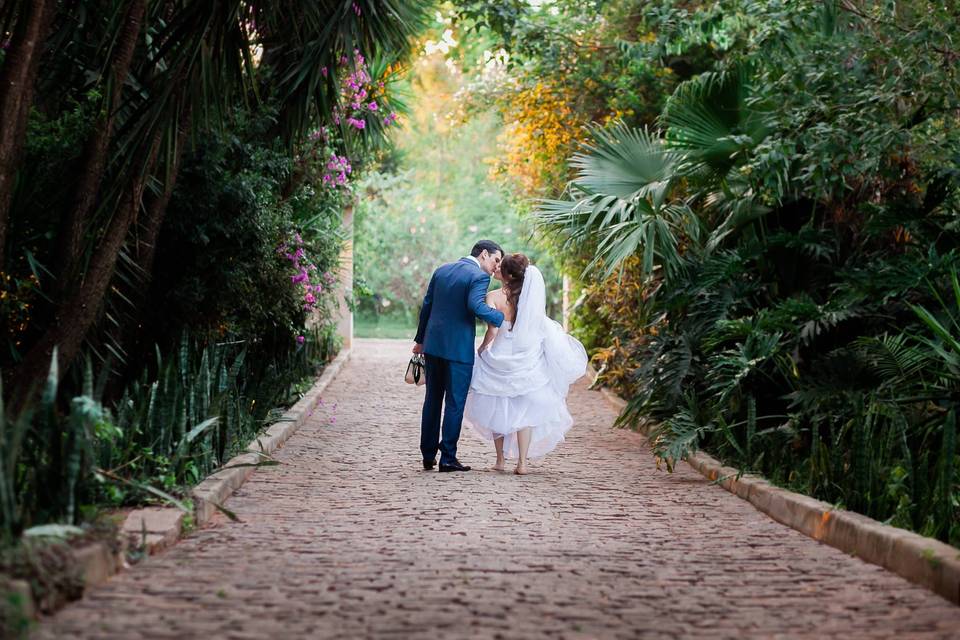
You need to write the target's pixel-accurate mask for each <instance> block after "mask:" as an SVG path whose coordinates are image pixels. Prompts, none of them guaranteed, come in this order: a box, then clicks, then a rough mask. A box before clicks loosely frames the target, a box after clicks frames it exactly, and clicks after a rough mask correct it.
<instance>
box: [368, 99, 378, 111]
mask: <svg viewBox="0 0 960 640" xmlns="http://www.w3.org/2000/svg"><path fill="white" fill-rule="evenodd" d="M367 108H368V109H370V111H376V110H377V109H379V107H378V106H377V103H376V101H374V102H371V103H370V104H368V105H367Z"/></svg>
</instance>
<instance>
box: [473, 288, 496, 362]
mask: <svg viewBox="0 0 960 640" xmlns="http://www.w3.org/2000/svg"><path fill="white" fill-rule="evenodd" d="M496 292H497V290H496V289H495V290H493V291H491V292H490V293H488V294H487V305H488V306H490V307H493V308H494V309H497V304H496V299H497V296H496ZM498 310H499V309H498ZM499 331H500V330H499V329H498V328H497V327H495V326H493V325H492V324H490V323H487V332H486V333H485V334H483V342H481V343H480V346H479V347H477V355H480V354H481V353H483V351H484V349H486V348H487V347H489V346H490V343H491V342H493V339H494V338H496V337H497V332H499Z"/></svg>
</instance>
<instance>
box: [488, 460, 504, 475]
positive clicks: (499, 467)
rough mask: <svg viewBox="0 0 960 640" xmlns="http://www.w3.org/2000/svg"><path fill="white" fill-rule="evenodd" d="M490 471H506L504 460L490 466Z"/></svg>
mask: <svg viewBox="0 0 960 640" xmlns="http://www.w3.org/2000/svg"><path fill="white" fill-rule="evenodd" d="M490 471H496V472H498V473H503V472H504V471H505V469H504V464H503V462H502V461H501V462H498V463H497V464H495V465H493V466H492V467H490Z"/></svg>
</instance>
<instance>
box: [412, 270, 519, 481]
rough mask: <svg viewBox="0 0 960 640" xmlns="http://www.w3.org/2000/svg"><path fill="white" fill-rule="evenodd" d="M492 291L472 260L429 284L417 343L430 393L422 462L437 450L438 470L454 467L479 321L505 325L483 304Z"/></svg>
mask: <svg viewBox="0 0 960 640" xmlns="http://www.w3.org/2000/svg"><path fill="white" fill-rule="evenodd" d="M489 286H490V276H489V275H487V274H486V273H484V271H483V269H481V268H480V266H479V265H478V264H477V263H476V262H474V261H473V260H471V259H470V258H461V259H460V260H458V261H457V262H451V263H450V264H445V265H443V266H442V267H440V268H439V269H437V270H436V271H434V272H433V277H431V278H430V286H429V287H428V288H427V295H426V296H424V298H423V306H422V307H421V308H420V323H419V325H418V326H417V336H416V338H414V341H415V342H416V343H417V344H422V345H423V352H424V354H425V355H426V364H427V367H426V369H427V370H426V374H427V384H426V387H427V393H426V396H425V397H424V399H423V415H422V418H421V422H420V452H421V453H422V454H423V459H424V460H434V459H435V458H436V455H437V449H438V448H439V450H440V464H453V463H454V462H456V459H457V441H458V440H459V439H460V425H461V423H462V422H463V406H464V403H465V402H466V400H467V392H468V391H469V390H470V379H471V377H472V376H473V359H474V357H475V353H474V344H475V343H476V335H477V334H476V320H475V318H480V319H481V320H483V321H484V322H487V323H489V324H492V325H494V326H496V327H499V326H500V325H501V324H502V323H503V313H502V312H500V311H497V310H495V309H492V308H490V307H489V306H487V303H486V302H485V300H486V296H487V287H489ZM444 402H445V403H446V409H445V410H444V411H443V424H442V434H443V437H442V438H441V437H440V435H441V422H440V413H441V408H442V406H443V404H444ZM438 441H439V447H438Z"/></svg>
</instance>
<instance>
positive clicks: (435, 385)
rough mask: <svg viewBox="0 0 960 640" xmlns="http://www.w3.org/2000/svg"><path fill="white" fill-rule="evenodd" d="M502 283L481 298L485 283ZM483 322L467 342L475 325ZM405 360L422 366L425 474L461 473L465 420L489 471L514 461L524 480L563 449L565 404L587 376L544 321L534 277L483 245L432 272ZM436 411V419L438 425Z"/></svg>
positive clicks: (583, 356) (529, 268)
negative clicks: (419, 360)
mask: <svg viewBox="0 0 960 640" xmlns="http://www.w3.org/2000/svg"><path fill="white" fill-rule="evenodd" d="M491 276H493V277H494V278H496V279H497V280H499V281H500V282H501V285H502V286H501V287H500V288H499V289H494V290H493V291H490V292H489V293H488V292H487V288H488V287H489V286H490V277H491ZM475 318H479V319H480V320H482V321H483V322H485V323H486V324H487V332H486V334H485V335H484V337H483V341H482V342H481V343H480V346H479V347H478V348H476V349H475V345H476V320H475ZM414 342H415V344H414V347H413V353H416V354H423V355H424V356H425V361H426V371H425V373H426V378H427V382H426V389H427V390H426V396H425V397H424V400H423V413H422V415H421V421H420V452H421V453H422V454H423V468H424V470H430V469H433V467H434V465H435V464H436V457H437V451H439V452H440V471H441V472H451V471H469V470H470V467H468V466H466V465H463V464H461V463H460V461H459V460H458V459H457V442H458V441H459V440H460V428H461V423H462V422H463V421H464V419H465V420H466V421H467V423H468V424H469V425H470V426H471V427H472V428H473V430H474V431H475V432H476V433H477V434H478V435H479V436H480V437H481V438H483V439H484V440H487V441H490V440H492V441H493V444H494V447H495V448H496V452H497V461H496V463H495V465H494V466H493V470H494V471H504V470H505V464H506V458H516V459H517V466H516V468H515V469H514V473H516V474H518V475H526V474H527V473H529V467H528V464H527V463H528V460H529V458H539V457H542V456H544V455H546V454H547V453H549V452H550V451H552V450H553V449H554V448H555V447H556V446H557V445H558V444H559V443H561V442H563V438H564V434H566V432H567V431H568V430H569V429H570V427H571V426H572V425H573V418H572V417H571V416H570V412H569V411H568V410H567V404H566V397H567V392H568V391H569V389H570V385H571V384H573V383H574V382H575V381H576V380H577V379H579V378H580V377H581V376H583V374H584V373H586V368H587V353H586V351H585V350H584V348H583V345H582V344H580V342H578V341H577V340H576V339H575V338H573V337H571V336H569V335H567V334H566V333H565V332H564V331H563V328H562V327H561V326H560V325H559V324H558V323H557V322H555V321H554V320H552V319H550V318H549V317H548V316H547V311H546V286H545V284H544V281H543V274H542V273H540V270H539V269H537V267H535V266H533V265H532V264H530V261H529V260H528V259H527V257H526V256H525V255H523V254H521V253H514V254H510V255H506V256H505V255H504V253H503V249H501V248H500V246H499V245H498V244H496V243H495V242H492V241H490V240H481V241H480V242H477V243H476V244H475V245H474V246H473V250H472V251H471V252H470V255H469V256H467V257H465V258H461V259H460V260H458V261H457V262H451V263H449V264H445V265H443V266H441V267H439V268H438V269H437V270H436V271H434V272H433V276H432V277H431V278H430V285H429V286H428V287H427V293H426V295H425V296H424V298H423V306H422V307H421V309H420V322H419V324H418V326H417V335H416V337H415V338H414ZM441 413H442V421H441Z"/></svg>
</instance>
